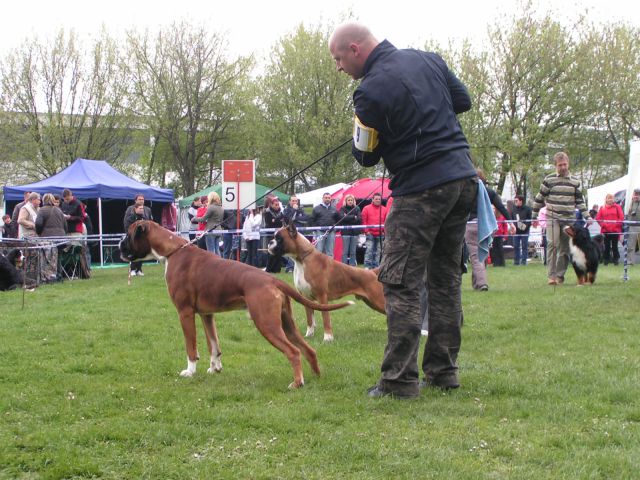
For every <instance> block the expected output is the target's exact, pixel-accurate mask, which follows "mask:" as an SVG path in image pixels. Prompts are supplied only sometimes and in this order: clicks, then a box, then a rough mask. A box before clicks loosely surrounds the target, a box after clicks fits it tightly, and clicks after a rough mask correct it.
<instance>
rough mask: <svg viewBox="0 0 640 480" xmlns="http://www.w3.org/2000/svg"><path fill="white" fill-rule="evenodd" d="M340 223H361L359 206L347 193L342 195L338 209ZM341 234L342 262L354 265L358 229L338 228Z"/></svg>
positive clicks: (346, 225) (349, 225)
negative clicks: (342, 201)
mask: <svg viewBox="0 0 640 480" xmlns="http://www.w3.org/2000/svg"><path fill="white" fill-rule="evenodd" d="M339 224H340V225H343V226H345V227H353V226H354V225H362V215H361V213H360V207H358V206H357V205H356V199H355V197H354V196H353V195H351V194H349V195H347V196H346V197H344V205H343V206H342V208H341V209H340V223H339ZM340 232H341V235H342V263H346V264H347V265H351V266H353V267H355V266H356V264H357V263H356V247H357V246H358V238H359V237H360V230H359V229H357V228H345V229H342V230H340Z"/></svg>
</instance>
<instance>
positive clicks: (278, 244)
mask: <svg viewBox="0 0 640 480" xmlns="http://www.w3.org/2000/svg"><path fill="white" fill-rule="evenodd" d="M267 250H268V251H269V253H270V254H271V255H273V256H274V257H281V256H282V255H283V254H284V247H283V246H282V238H280V235H279V234H278V235H276V236H275V237H273V238H272V239H271V241H270V242H269V245H267Z"/></svg>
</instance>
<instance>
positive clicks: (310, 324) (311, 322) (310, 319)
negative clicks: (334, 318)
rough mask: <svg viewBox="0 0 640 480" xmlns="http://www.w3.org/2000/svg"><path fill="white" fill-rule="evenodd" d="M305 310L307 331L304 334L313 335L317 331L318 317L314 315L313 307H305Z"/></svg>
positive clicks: (306, 335)
mask: <svg viewBox="0 0 640 480" xmlns="http://www.w3.org/2000/svg"><path fill="white" fill-rule="evenodd" d="M304 311H305V313H306V314H307V332H306V333H305V334H304V336H305V337H313V334H314V333H316V319H315V317H314V316H313V309H312V308H309V307H304Z"/></svg>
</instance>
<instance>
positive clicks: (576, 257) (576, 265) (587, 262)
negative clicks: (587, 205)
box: [564, 223, 600, 285]
mask: <svg viewBox="0 0 640 480" xmlns="http://www.w3.org/2000/svg"><path fill="white" fill-rule="evenodd" d="M564 231H565V233H566V234H567V235H569V250H570V252H571V263H572V265H573V269H574V270H575V272H576V276H577V277H578V285H584V284H589V285H593V282H595V281H596V274H597V273H598V264H599V263H600V249H599V248H598V244H597V243H596V242H594V241H593V240H592V239H591V234H590V233H589V230H587V228H586V227H583V226H581V225H580V224H578V223H574V224H573V225H568V226H566V227H564Z"/></svg>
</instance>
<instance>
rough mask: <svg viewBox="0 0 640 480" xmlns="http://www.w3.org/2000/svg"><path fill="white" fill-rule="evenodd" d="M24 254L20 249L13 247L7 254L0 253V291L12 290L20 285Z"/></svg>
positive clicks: (22, 281)
mask: <svg viewBox="0 0 640 480" xmlns="http://www.w3.org/2000/svg"><path fill="white" fill-rule="evenodd" d="M23 262H24V254H23V253H22V250H20V249H18V248H15V249H13V250H11V251H10V252H9V253H8V254H7V255H3V254H2V253H0V291H4V290H13V289H15V288H17V287H20V286H22V284H23V283H24V277H23V275H22V271H21V269H22V264H23Z"/></svg>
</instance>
